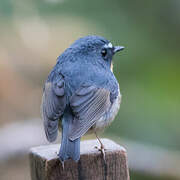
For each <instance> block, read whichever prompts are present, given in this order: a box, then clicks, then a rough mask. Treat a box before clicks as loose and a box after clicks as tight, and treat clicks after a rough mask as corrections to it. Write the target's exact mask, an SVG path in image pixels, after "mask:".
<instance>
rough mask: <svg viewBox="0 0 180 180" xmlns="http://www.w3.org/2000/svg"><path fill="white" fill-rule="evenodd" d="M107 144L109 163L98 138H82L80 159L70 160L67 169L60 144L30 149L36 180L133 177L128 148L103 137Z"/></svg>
mask: <svg viewBox="0 0 180 180" xmlns="http://www.w3.org/2000/svg"><path fill="white" fill-rule="evenodd" d="M101 141H102V143H103V144H104V146H105V148H106V152H105V154H106V157H105V159H106V163H105V161H104V159H103V156H102V154H101V152H99V151H98V150H97V149H96V148H95V146H98V147H99V146H100V145H99V143H98V141H97V140H87V141H82V142H81V157H80V160H79V161H78V162H74V161H73V160H67V161H65V163H64V170H63V167H62V164H61V162H60V161H59V159H58V156H57V153H58V152H59V148H60V145H59V144H53V145H44V146H39V147H34V148H32V149H31V151H30V167H31V179H32V180H111V179H112V180H129V170H128V165H127V154H126V150H125V149H124V148H123V147H122V146H120V145H118V144H116V143H115V142H113V141H111V140H109V139H101Z"/></svg>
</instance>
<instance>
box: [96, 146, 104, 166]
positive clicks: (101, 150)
mask: <svg viewBox="0 0 180 180" xmlns="http://www.w3.org/2000/svg"><path fill="white" fill-rule="evenodd" d="M94 148H96V149H97V150H98V151H100V152H101V154H102V155H103V159H104V162H105V163H106V158H105V157H106V156H105V151H106V149H105V148H104V146H103V145H101V147H100V148H99V147H97V146H95V147H94Z"/></svg>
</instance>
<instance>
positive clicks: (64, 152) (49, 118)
mask: <svg viewBox="0 0 180 180" xmlns="http://www.w3.org/2000/svg"><path fill="white" fill-rule="evenodd" d="M123 49H124V47H123V46H113V45H112V43H111V42H110V41H108V40H107V39H105V38H104V37H101V36H97V35H88V36H85V37H81V38H79V39H78V40H76V41H75V42H74V43H73V44H72V45H70V47H68V48H67V49H66V50H65V51H64V52H63V53H62V54H61V55H60V56H59V57H58V58H57V62H56V65H55V66H54V67H53V69H52V71H51V72H50V73H49V75H48V78H47V80H46V81H45V84H44V88H43V95H42V104H41V114H42V119H43V124H44V130H45V134H46V138H47V140H48V141H49V142H53V141H55V140H56V138H57V135H58V130H60V131H62V133H61V134H62V135H61V145H60V150H59V153H58V156H59V160H60V161H61V163H62V164H63V165H64V162H65V161H66V160H68V159H72V160H74V161H76V162H78V160H79V159H80V139H81V137H82V136H83V135H85V134H88V133H95V134H96V137H97V139H98V141H99V142H100V144H101V148H100V150H101V151H102V153H103V157H105V154H104V152H105V148H104V146H103V144H102V142H101V140H100V139H99V138H98V136H97V133H98V132H99V131H103V130H104V129H105V128H106V127H107V126H109V125H110V124H111V122H112V121H113V120H114V118H115V116H116V115H117V113H118V110H119V108H120V103H121V93H120V87H119V83H118V81H117V79H116V77H115V75H114V74H113V61H112V59H113V56H114V55H115V54H116V53H117V52H119V51H121V50H123Z"/></svg>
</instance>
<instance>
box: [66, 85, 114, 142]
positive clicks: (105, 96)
mask: <svg viewBox="0 0 180 180" xmlns="http://www.w3.org/2000/svg"><path fill="white" fill-rule="evenodd" d="M70 105H71V108H72V111H73V113H74V116H75V118H74V120H73V123H72V125H71V130H70V132H69V138H70V140H72V141H73V140H75V139H77V138H79V137H81V136H82V135H84V134H85V133H86V132H87V131H88V130H89V128H91V127H92V126H93V125H94V123H95V122H96V121H97V120H98V119H99V118H101V117H102V116H103V114H104V113H105V112H106V111H107V110H108V109H109V108H110V106H111V102H110V91H109V90H107V89H104V88H97V87H94V86H83V87H81V88H80V89H78V90H77V91H76V92H75V94H74V95H73V96H72V97H71V99H70Z"/></svg>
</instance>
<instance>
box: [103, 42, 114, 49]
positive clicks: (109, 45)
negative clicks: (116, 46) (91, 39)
mask: <svg viewBox="0 0 180 180" xmlns="http://www.w3.org/2000/svg"><path fill="white" fill-rule="evenodd" d="M104 47H105V48H112V47H113V45H112V43H109V44H105V45H104Z"/></svg>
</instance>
